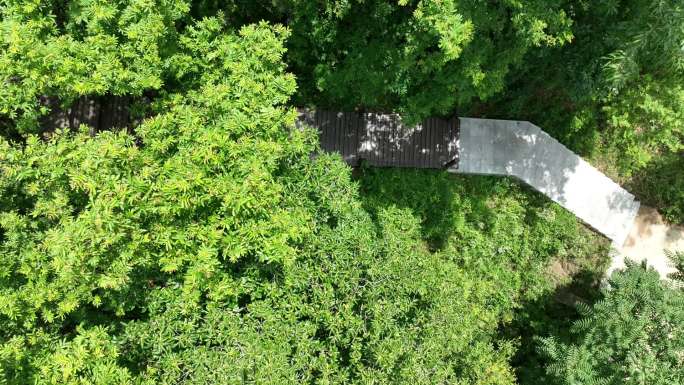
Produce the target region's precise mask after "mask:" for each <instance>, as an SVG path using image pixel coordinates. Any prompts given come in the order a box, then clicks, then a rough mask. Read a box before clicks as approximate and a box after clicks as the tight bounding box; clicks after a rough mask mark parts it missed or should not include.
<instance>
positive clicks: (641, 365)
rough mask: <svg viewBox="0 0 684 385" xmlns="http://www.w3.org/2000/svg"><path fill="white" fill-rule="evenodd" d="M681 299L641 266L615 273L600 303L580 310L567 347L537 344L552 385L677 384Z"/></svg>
mask: <svg viewBox="0 0 684 385" xmlns="http://www.w3.org/2000/svg"><path fill="white" fill-rule="evenodd" d="M683 305H684V294H682V291H681V290H679V289H674V288H672V287H671V286H670V285H669V284H668V283H666V282H664V281H661V280H660V277H659V275H658V273H657V272H656V271H654V270H652V269H647V268H646V267H645V266H644V265H641V266H639V265H628V267H627V269H625V270H624V271H618V272H615V273H614V274H613V275H612V276H611V278H610V281H609V286H608V287H607V288H606V289H604V290H603V298H602V299H601V300H599V301H598V302H596V303H595V304H594V305H593V306H586V305H585V306H582V307H580V312H581V313H582V318H581V319H580V320H578V321H576V322H574V324H573V326H572V328H571V332H572V334H573V337H574V338H573V341H572V342H571V343H559V342H558V341H557V340H556V339H554V338H544V339H541V348H542V350H543V352H544V353H545V354H546V355H547V356H548V357H549V359H550V361H551V364H549V365H548V367H547V371H548V373H549V374H550V375H551V376H552V377H553V378H554V383H558V384H577V385H579V384H615V385H617V384H663V385H664V384H680V383H682V382H683V381H684V363H683V362H682V357H681V352H682V349H683V348H684V306H683Z"/></svg>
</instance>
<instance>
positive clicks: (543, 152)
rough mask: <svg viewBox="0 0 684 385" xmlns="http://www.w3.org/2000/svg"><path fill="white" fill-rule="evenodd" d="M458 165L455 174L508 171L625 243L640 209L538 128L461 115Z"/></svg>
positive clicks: (616, 241) (618, 243) (622, 191)
mask: <svg viewBox="0 0 684 385" xmlns="http://www.w3.org/2000/svg"><path fill="white" fill-rule="evenodd" d="M458 148H459V158H460V160H459V167H458V168H450V169H449V171H450V172H456V173H464V174H481V175H507V176H512V177H515V178H518V179H520V180H521V181H523V182H525V183H526V184H528V185H530V186H531V187H532V188H534V189H535V190H537V191H539V192H541V193H542V194H544V195H546V196H548V197H549V198H550V199H552V200H553V201H555V202H557V203H558V204H560V205H561V206H563V207H565V208H566V209H567V210H569V211H570V212H572V213H574V214H575V215H576V216H577V217H578V218H580V219H581V220H582V221H584V222H585V223H586V224H588V225H589V226H591V227H593V228H594V229H596V230H597V231H598V232H600V233H602V234H604V235H605V236H606V237H608V238H609V239H611V240H612V241H613V245H614V246H615V247H616V248H619V247H621V246H622V245H623V244H624V243H625V240H626V239H627V236H628V235H629V233H630V230H631V228H632V225H633V223H634V219H635V217H636V215H637V212H638V210H639V202H637V201H636V200H635V199H634V196H633V195H632V194H630V193H629V192H627V191H626V190H625V189H623V188H622V187H620V185H618V184H617V183H615V182H613V181H612V180H611V179H610V178H608V177H607V176H605V175H604V174H603V173H602V172H600V171H599V170H597V169H596V168H594V167H592V166H591V165H590V164H589V163H587V162H586V161H584V160H583V159H582V158H581V157H579V156H578V155H577V154H575V153H573V152H572V151H570V150H569V149H567V148H566V147H565V146H564V145H562V144H561V143H559V142H558V141H557V140H555V139H553V138H552V137H551V136H549V135H548V134H547V133H545V132H544V131H542V130H541V129H540V128H539V127H537V126H535V125H533V124H531V123H529V122H521V121H512V120H494V119H472V118H460V140H459V145H458Z"/></svg>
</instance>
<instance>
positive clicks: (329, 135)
mask: <svg viewBox="0 0 684 385" xmlns="http://www.w3.org/2000/svg"><path fill="white" fill-rule="evenodd" d="M458 122H459V120H458V118H453V119H449V120H445V119H439V118H429V119H426V120H425V121H423V122H422V123H421V124H418V125H416V126H410V127H409V126H405V125H403V124H402V123H401V120H400V118H399V116H398V115H396V114H377V113H358V112H333V111H321V110H316V111H311V110H305V109H301V110H300V111H299V119H298V122H297V125H298V126H299V127H302V126H303V125H307V126H310V127H313V128H316V129H317V130H318V133H319V138H320V143H321V147H322V149H323V150H325V151H329V152H338V153H340V154H341V155H342V157H343V158H344V160H345V161H346V162H347V163H348V164H349V165H351V166H358V165H359V164H360V162H361V161H362V160H363V161H365V162H367V163H368V164H369V165H371V166H376V167H414V168H447V167H451V168H456V167H458Z"/></svg>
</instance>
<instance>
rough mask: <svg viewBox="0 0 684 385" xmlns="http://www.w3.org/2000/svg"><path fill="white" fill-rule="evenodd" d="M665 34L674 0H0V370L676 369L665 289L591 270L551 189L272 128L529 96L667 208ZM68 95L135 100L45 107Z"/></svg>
mask: <svg viewBox="0 0 684 385" xmlns="http://www.w3.org/2000/svg"><path fill="white" fill-rule="evenodd" d="M683 42H684V5H682V4H681V3H679V2H676V1H674V0H662V1H661V0H651V1H638V0H611V1H605V2H600V3H595V2H588V1H581V0H574V1H570V0H553V1H541V0H522V1H520V0H516V1H513V0H502V1H496V2H478V1H455V0H399V1H396V2H391V1H381V0H365V1H362V0H321V1H309V0H269V1H251V0H250V1H248V0H232V1H225V2H222V1H215V0H205V1H189V0H188V1H186V0H120V1H92V0H75V1H62V0H52V1H41V0H0V383H7V384H25V383H36V384H126V383H130V384H153V383H154V384H157V383H166V384H179V383H181V384H214V383H227V384H243V383H259V384H332V383H335V384H338V383H355V384H356V383H358V384H397V383H411V384H434V383H450V384H463V385H465V384H514V383H523V384H549V383H558V384H587V383H592V382H593V383H606V384H618V383H634V384H641V383H649V384H650V383H655V384H659V383H662V384H675V383H683V382H684V373H683V372H684V362H683V361H682V358H681V354H682V353H681V352H682V349H683V348H684V340H683V337H684V334H683V333H684V319H683V317H684V315H683V313H682V310H681V309H682V305H684V301H683V297H682V296H683V295H684V294H682V291H681V289H678V288H676V287H675V286H673V285H670V284H669V283H666V282H664V281H660V280H659V279H658V277H657V274H656V273H655V272H653V271H650V270H648V269H647V268H645V267H643V266H638V265H633V266H629V267H628V268H627V269H626V270H625V271H619V272H617V273H615V274H614V275H613V276H612V278H611V279H610V280H609V281H608V283H607V286H606V287H604V288H603V289H601V290H600V291H599V290H597V288H598V286H599V283H600V281H601V279H602V274H603V272H604V271H605V268H606V264H607V261H608V245H607V242H606V241H605V240H604V239H602V238H601V237H599V236H597V235H596V234H594V233H592V232H591V231H590V230H588V229H586V228H585V227H584V226H583V225H581V224H580V223H578V221H577V220H576V219H575V218H574V217H573V216H572V215H571V214H570V213H568V212H566V211H564V210H563V209H561V208H560V207H559V206H557V205H555V204H553V203H551V202H549V201H548V200H546V199H545V198H543V197H542V196H540V195H538V194H536V193H534V192H531V191H528V190H527V189H525V188H523V187H521V186H519V185H518V184H516V183H514V182H513V181H510V180H506V179H499V178H483V177H456V176H453V175H448V174H446V173H444V172H441V171H419V170H388V169H373V168H367V167H361V168H358V169H356V170H351V169H350V168H349V167H347V166H346V165H345V164H344V163H343V162H342V160H341V159H340V158H339V156H337V155H334V154H324V153H322V152H321V151H320V148H319V147H318V144H317V138H316V133H315V132H313V131H312V130H307V129H304V130H297V129H294V121H295V117H296V110H295V107H296V106H320V107H328V108H336V109H341V110H344V109H348V110H351V109H356V110H365V111H369V110H370V111H372V110H383V111H396V112H399V113H400V114H402V116H403V118H404V119H405V120H406V121H407V122H415V121H417V120H419V119H422V118H424V117H426V116H431V115H452V114H461V115H464V114H469V115H471V116H491V117H506V118H516V119H529V120H532V121H534V122H535V123H537V124H539V125H540V126H542V127H544V128H545V129H546V130H547V131H549V132H551V133H552V134H553V135H554V136H555V137H557V138H558V139H559V140H561V141H563V142H564V143H565V144H567V145H568V146H570V147H571V148H573V149H574V150H576V151H578V152H580V153H582V154H583V155H585V156H587V157H590V158H591V159H592V160H594V161H595V162H597V164H598V165H599V166H601V167H602V168H603V169H604V171H606V172H608V173H611V174H612V176H614V177H615V178H617V179H619V180H621V181H623V182H625V183H628V184H629V185H630V186H633V187H634V188H635V189H636V191H637V192H638V193H639V194H640V198H641V199H643V200H644V201H646V202H647V203H650V204H653V205H655V206H657V207H658V208H659V209H661V210H662V212H663V213H664V214H665V215H666V216H667V217H668V218H669V219H670V220H672V221H679V222H684V195H683V194H684V193H683V191H684V172H683V171H682V170H683V169H684V160H683V159H684V158H683V156H682V150H683V149H684V145H683V143H684V125H683V124H684V123H682V118H683V116H682V114H684V90H683V89H682V84H684V83H683V82H682V80H684V78H683V76H684V72H683V71H684V54H683V51H682V46H683V44H684V43H683ZM90 96H97V97H101V98H103V100H106V99H107V98H113V97H127V98H130V100H131V101H132V104H131V110H132V113H133V114H134V115H135V119H133V120H132V121H131V122H132V124H131V125H130V126H127V127H118V128H116V129H113V130H110V131H102V132H93V130H92V129H91V128H90V127H87V126H85V125H83V126H81V127H80V128H79V129H76V130H72V129H67V128H58V129H55V130H53V128H48V127H46V125H45V124H44V119H45V117H46V116H47V115H48V114H50V112H51V111H50V110H51V109H53V110H54V109H57V108H68V107H69V106H70V105H72V104H73V103H75V102H76V101H77V100H78V99H79V98H83V97H90ZM55 100H56V101H57V104H54V103H53V101H55ZM676 258H677V263H678V266H679V267H684V263H682V261H684V257H682V256H681V255H680V256H678V257H676ZM680 278H681V277H675V279H680Z"/></svg>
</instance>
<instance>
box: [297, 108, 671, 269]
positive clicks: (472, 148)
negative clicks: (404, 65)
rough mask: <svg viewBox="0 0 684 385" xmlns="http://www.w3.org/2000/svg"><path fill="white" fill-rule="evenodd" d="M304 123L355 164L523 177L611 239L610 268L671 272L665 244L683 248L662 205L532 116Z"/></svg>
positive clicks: (375, 117)
mask: <svg viewBox="0 0 684 385" xmlns="http://www.w3.org/2000/svg"><path fill="white" fill-rule="evenodd" d="M299 112H300V116H299V119H298V124H299V125H302V124H305V125H307V126H311V127H315V128H316V129H317V130H318V131H319V139H320V141H321V147H322V148H323V149H324V150H325V151H330V152H339V153H340V154H341V155H342V157H343V159H344V160H345V161H346V162H347V163H348V164H350V165H351V166H358V165H359V162H361V161H362V160H364V161H366V162H367V163H368V164H369V165H371V166H377V167H412V168H435V169H443V170H447V171H448V172H452V173H459V174H475V175H500V176H509V177H514V178H517V179H518V180H520V181H522V182H523V183H525V184H527V185H529V186H530V187H532V188H533V189H535V190H537V191H539V192H541V193H542V194H544V195H546V196H547V197H548V198H549V199H551V200H553V201H555V202H557V203H558V204H560V205H561V206H563V207H564V208H566V209H567V210H568V211H570V212H572V213H573V214H575V216H577V218H579V219H580V220H582V221H583V222H584V223H585V224H587V225H589V226H590V227H592V228H593V229H594V230H596V231H597V232H599V233H601V234H603V235H604V236H606V237H607V238H608V239H610V240H611V241H612V244H613V249H612V251H611V257H612V261H611V262H612V263H611V267H610V268H609V270H608V274H610V272H612V271H613V270H615V269H617V268H620V267H623V266H624V260H625V258H629V259H633V260H637V261H641V260H646V261H647V263H648V264H649V265H651V266H653V267H654V268H655V269H656V270H657V271H658V272H659V273H660V275H661V276H662V277H663V278H664V277H667V274H668V273H670V272H672V271H673V270H674V269H673V267H672V265H671V264H670V262H669V260H668V259H667V257H666V254H665V250H670V251H678V250H682V251H684V227H680V226H679V227H678V226H671V225H668V224H667V223H666V222H665V221H663V219H662V218H661V217H660V215H659V214H658V212H657V211H655V210H654V209H651V208H648V207H641V208H640V204H639V202H638V201H637V200H636V199H635V196H634V195H633V194H631V193H630V192H629V191H627V190H625V189H624V188H622V186H620V185H619V184H617V183H615V182H614V181H612V180H611V179H610V178H608V177H607V176H606V175H604V174H603V173H602V172H601V171H600V170H598V169H596V168H595V167H593V166H592V165H590V164H589V163H588V162H586V161H585V160H584V159H582V158H581V157H580V156H579V155H577V154H575V153H574V152H573V151H571V150H570V149H568V148H567V147H565V146H564V145H563V144H562V143H560V142H558V141H557V140H556V139H554V138H552V137H551V136H550V135H549V134H547V133H546V132H544V131H543V130H542V129H541V128H540V127H537V126H535V125H534V124H532V123H530V122H525V121H515V120H497V119H473V118H463V117H461V118H452V119H448V120H443V119H436V118H430V119H427V120H425V121H424V122H422V123H420V124H418V125H415V126H405V125H404V124H403V123H402V122H401V118H400V117H399V115H396V114H377V113H356V112H337V111H323V110H308V109H300V111H299Z"/></svg>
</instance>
